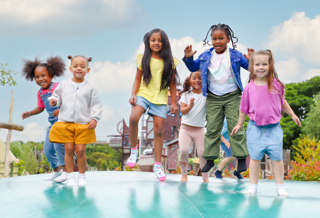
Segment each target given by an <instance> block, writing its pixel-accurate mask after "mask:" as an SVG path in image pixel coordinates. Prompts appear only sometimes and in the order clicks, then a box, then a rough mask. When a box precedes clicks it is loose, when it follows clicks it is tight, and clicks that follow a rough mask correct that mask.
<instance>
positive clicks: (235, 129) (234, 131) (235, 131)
mask: <svg viewBox="0 0 320 218" xmlns="http://www.w3.org/2000/svg"><path fill="white" fill-rule="evenodd" d="M241 127H242V125H239V124H237V125H236V126H235V127H234V128H233V130H232V132H231V134H230V135H231V136H232V135H233V134H234V133H237V132H238V131H239V129H241Z"/></svg>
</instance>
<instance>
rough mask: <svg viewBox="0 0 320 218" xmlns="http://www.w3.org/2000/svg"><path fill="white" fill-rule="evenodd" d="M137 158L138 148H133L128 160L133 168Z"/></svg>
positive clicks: (128, 163)
mask: <svg viewBox="0 0 320 218" xmlns="http://www.w3.org/2000/svg"><path fill="white" fill-rule="evenodd" d="M137 158H138V150H134V151H132V150H131V155H130V157H129V159H128V161H127V165H128V166H129V167H131V168H132V167H134V166H135V165H136V162H137Z"/></svg>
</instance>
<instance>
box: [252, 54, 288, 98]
mask: <svg viewBox="0 0 320 218" xmlns="http://www.w3.org/2000/svg"><path fill="white" fill-rule="evenodd" d="M256 55H268V57H269V60H268V62H269V73H268V75H267V82H268V90H269V92H270V91H272V90H276V88H275V87H274V86H273V79H274V78H275V79H276V80H278V81H279V83H280V84H281V87H282V88H284V85H283V83H282V82H281V81H280V80H279V78H278V74H277V71H276V70H275V68H274V59H273V55H272V52H271V50H259V51H256V52H254V53H253V54H252V55H251V57H250V59H249V69H248V70H249V72H250V74H249V79H248V83H249V82H251V81H252V80H254V79H255V77H256V75H255V74H254V72H253V66H254V57H255V56H256ZM277 91H278V90H277Z"/></svg>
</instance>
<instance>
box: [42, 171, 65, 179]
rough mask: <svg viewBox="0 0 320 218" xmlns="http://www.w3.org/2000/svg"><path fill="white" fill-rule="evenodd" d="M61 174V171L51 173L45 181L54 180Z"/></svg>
mask: <svg viewBox="0 0 320 218" xmlns="http://www.w3.org/2000/svg"><path fill="white" fill-rule="evenodd" d="M60 175H61V171H58V172H53V173H50V176H49V177H48V178H46V179H45V181H52V180H54V179H55V178H57V177H58V176H60Z"/></svg>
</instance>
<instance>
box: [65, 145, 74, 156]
mask: <svg viewBox="0 0 320 218" xmlns="http://www.w3.org/2000/svg"><path fill="white" fill-rule="evenodd" d="M73 153H74V148H73V147H71V146H70V147H65V154H66V155H69V156H70V155H72V156H73Z"/></svg>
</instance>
